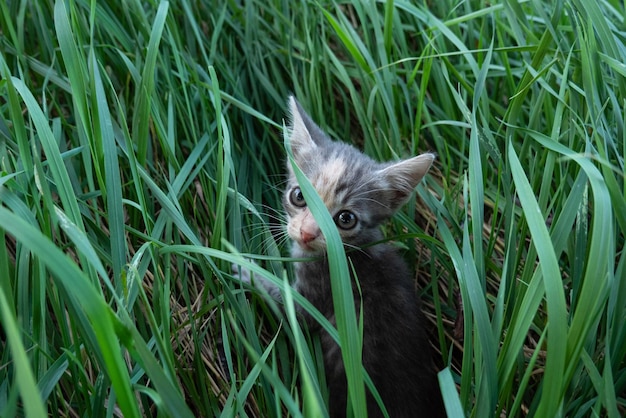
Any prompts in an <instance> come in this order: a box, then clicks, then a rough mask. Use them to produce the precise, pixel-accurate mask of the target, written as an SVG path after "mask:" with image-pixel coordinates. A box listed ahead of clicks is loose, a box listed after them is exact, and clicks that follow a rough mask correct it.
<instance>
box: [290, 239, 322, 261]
mask: <svg viewBox="0 0 626 418" xmlns="http://www.w3.org/2000/svg"><path fill="white" fill-rule="evenodd" d="M324 251H326V249H325V248H318V246H317V245H310V244H305V243H300V242H298V241H297V240H294V242H293V247H292V248H291V255H292V256H293V257H296V258H300V257H302V258H306V257H312V256H316V255H320V254H323V253H324Z"/></svg>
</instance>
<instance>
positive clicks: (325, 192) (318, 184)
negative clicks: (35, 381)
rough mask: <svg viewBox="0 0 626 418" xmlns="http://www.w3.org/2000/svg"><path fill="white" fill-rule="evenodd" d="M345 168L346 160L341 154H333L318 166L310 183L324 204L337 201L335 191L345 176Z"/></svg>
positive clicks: (331, 203)
mask: <svg viewBox="0 0 626 418" xmlns="http://www.w3.org/2000/svg"><path fill="white" fill-rule="evenodd" d="M347 169H348V165H347V162H346V160H345V159H344V158H342V157H341V156H335V157H334V158H331V159H329V160H328V161H326V162H324V163H323V164H322V165H321V167H319V170H318V171H317V173H316V175H315V177H314V178H313V179H312V183H313V186H314V187H315V190H317V193H318V194H319V195H320V197H321V198H322V200H323V201H324V203H325V204H326V205H333V204H335V203H337V202H336V201H335V200H336V197H337V196H336V191H337V189H338V187H339V185H340V183H341V182H342V179H344V178H345V174H346V171H347Z"/></svg>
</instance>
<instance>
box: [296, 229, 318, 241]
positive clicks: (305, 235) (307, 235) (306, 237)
mask: <svg viewBox="0 0 626 418" xmlns="http://www.w3.org/2000/svg"><path fill="white" fill-rule="evenodd" d="M318 235H319V233H318V232H316V233H312V232H309V231H305V230H300V238H301V239H302V242H303V243H305V244H308V243H309V242H311V241H313V240H314V239H315V238H317V236H318Z"/></svg>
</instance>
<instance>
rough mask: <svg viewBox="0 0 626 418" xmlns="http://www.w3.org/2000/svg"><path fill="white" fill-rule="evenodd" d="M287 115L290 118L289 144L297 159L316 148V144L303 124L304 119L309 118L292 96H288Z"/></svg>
mask: <svg viewBox="0 0 626 418" xmlns="http://www.w3.org/2000/svg"><path fill="white" fill-rule="evenodd" d="M289 113H290V116H291V125H290V131H291V135H290V137H289V142H290V143H291V150H292V151H293V153H294V157H296V158H298V156H300V155H302V154H305V153H307V152H309V151H312V150H314V149H315V148H317V144H315V142H314V141H313V138H311V133H310V132H309V129H308V128H307V126H306V123H305V118H306V119H309V117H308V115H307V114H306V113H305V112H304V110H303V109H302V106H300V103H298V101H297V100H296V98H295V97H294V96H289Z"/></svg>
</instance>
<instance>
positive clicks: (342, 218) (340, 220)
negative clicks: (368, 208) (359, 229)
mask: <svg viewBox="0 0 626 418" xmlns="http://www.w3.org/2000/svg"><path fill="white" fill-rule="evenodd" d="M356 221H357V219H356V215H355V214H354V213H352V212H350V211H349V210H342V211H341V212H339V213H338V214H337V215H335V223H336V224H337V226H338V227H339V228H341V229H352V228H354V226H355V225H356Z"/></svg>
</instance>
